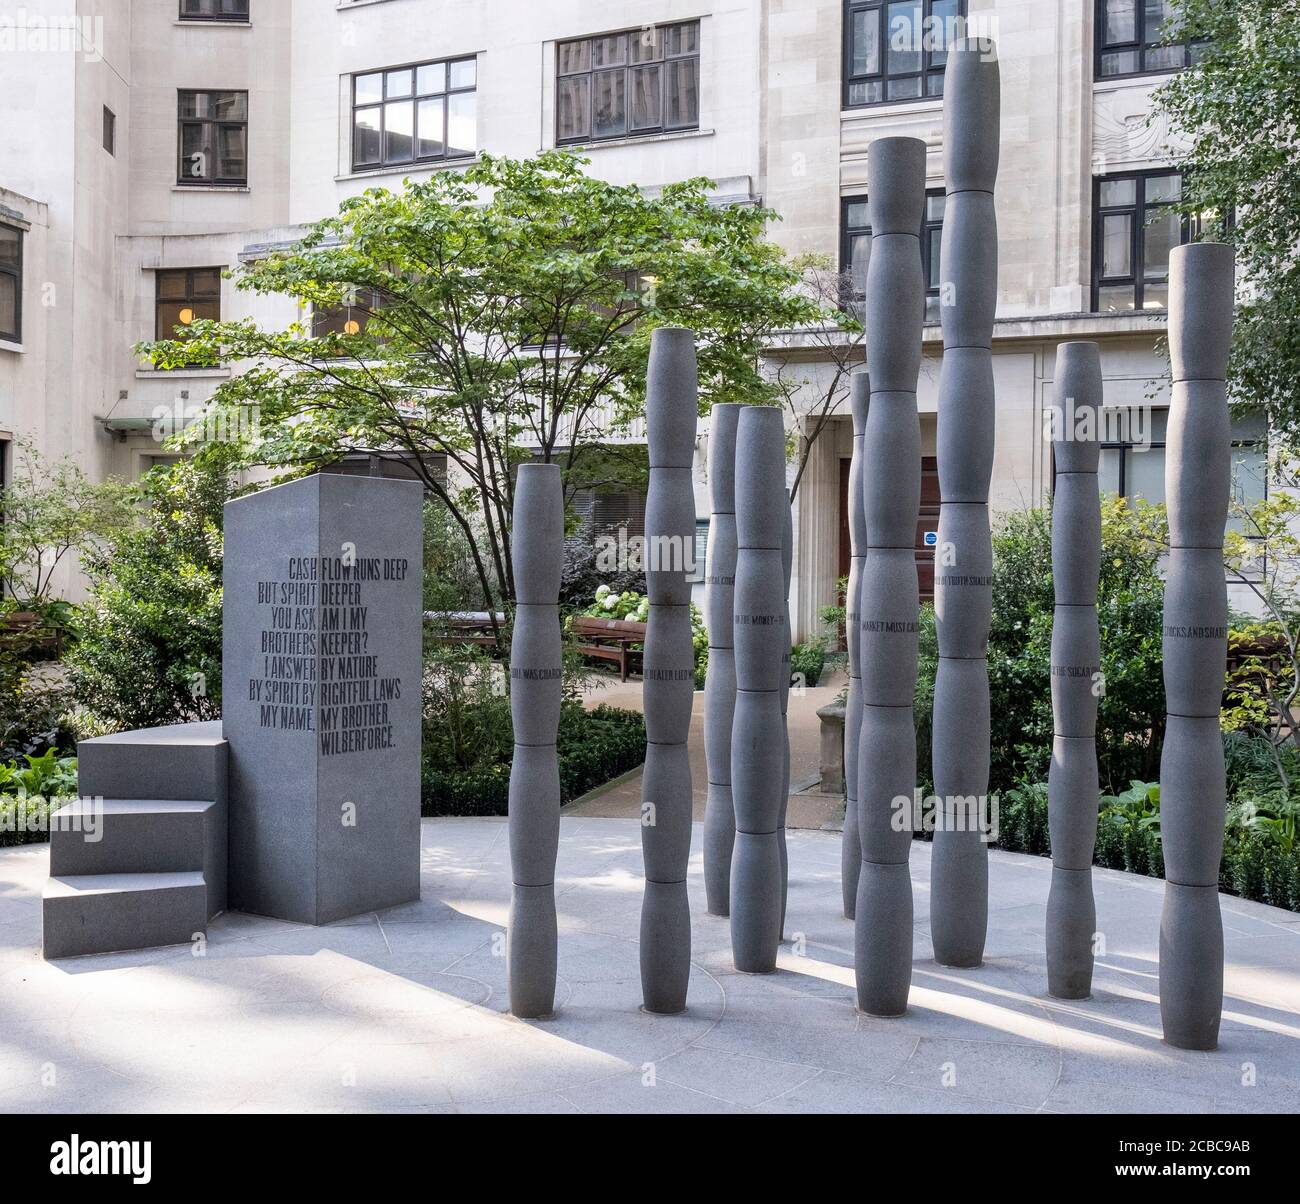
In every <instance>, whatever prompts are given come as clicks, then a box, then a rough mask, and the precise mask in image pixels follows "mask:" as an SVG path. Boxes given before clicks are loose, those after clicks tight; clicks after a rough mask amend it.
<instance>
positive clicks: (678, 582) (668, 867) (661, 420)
mask: <svg viewBox="0 0 1300 1204" xmlns="http://www.w3.org/2000/svg"><path fill="white" fill-rule="evenodd" d="M698 388H699V382H698V376H697V371H696V364H695V337H694V335H693V334H692V333H691V331H689V330H685V329H683V328H681V327H676V326H671V327H662V328H660V329H658V330H655V331H654V332H653V333H652V334H651V336H650V365H649V374H648V379H647V381H646V429H647V442H648V444H649V451H650V485H649V489H648V492H647V495H646V512H645V526H646V545H647V551H646V559H647V564H646V592H647V595H648V597H649V599H650V620H649V622H648V624H647V625H646V638H645V656H644V671H643V674H642V677H643V681H644V686H643V699H644V708H645V727H646V760H645V771H644V773H643V775H642V816H641V851H642V855H643V857H644V859H645V897H644V899H643V901H642V905H641V991H642V996H643V998H644V1002H645V1009H646V1011H648V1012H663V1013H675V1012H680V1011H683V1010H684V1009H685V1007H686V984H687V980H688V978H689V977H690V970H691V913H690V903H689V901H688V900H687V895H686V864H687V861H688V860H689V857H690V851H691V817H692V797H691V763H690V759H689V757H688V754H687V748H686V739H687V736H688V735H689V733H690V727H691V702H692V697H693V695H694V693H695V649H694V646H693V644H692V639H691V587H690V584H689V583H688V581H687V567H688V566H687V561H688V557H689V556H690V555H692V554H693V549H694V546H695V491H694V486H693V482H692V469H691V465H692V463H693V460H694V456H695V427H696V423H697V420H698V410H697V400H696V398H697V393H698Z"/></svg>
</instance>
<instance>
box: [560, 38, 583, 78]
mask: <svg viewBox="0 0 1300 1204" xmlns="http://www.w3.org/2000/svg"><path fill="white" fill-rule="evenodd" d="M559 70H560V74H561V75H568V74H569V73H570V72H573V71H590V70H591V43H590V42H561V43H560V46H559Z"/></svg>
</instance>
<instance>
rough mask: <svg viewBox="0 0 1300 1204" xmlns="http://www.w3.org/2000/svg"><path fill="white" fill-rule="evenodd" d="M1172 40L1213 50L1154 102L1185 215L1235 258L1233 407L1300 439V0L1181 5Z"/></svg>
mask: <svg viewBox="0 0 1300 1204" xmlns="http://www.w3.org/2000/svg"><path fill="white" fill-rule="evenodd" d="M1168 29H1169V34H1170V37H1171V39H1175V40H1178V41H1191V40H1196V39H1204V40H1205V41H1204V45H1203V47H1201V48H1199V49H1198V53H1197V59H1198V61H1197V63H1196V65H1195V66H1193V67H1191V68H1190V69H1189V70H1187V71H1183V72H1180V73H1179V74H1177V75H1174V76H1172V77H1171V78H1170V79H1169V81H1168V82H1167V83H1165V84H1163V85H1161V87H1160V88H1158V89H1157V90H1156V92H1155V94H1154V103H1155V108H1154V110H1153V119H1157V118H1159V117H1161V116H1163V117H1164V118H1165V119H1166V120H1167V121H1168V125H1169V131H1170V134H1171V135H1172V137H1173V139H1174V140H1175V142H1176V143H1179V142H1182V143H1186V144H1187V145H1188V149H1187V150H1185V151H1179V150H1177V149H1175V150H1174V151H1173V152H1172V153H1173V154H1174V156H1175V158H1176V160H1177V163H1178V166H1179V167H1180V168H1181V169H1182V171H1183V173H1184V175H1183V192H1182V197H1181V200H1180V201H1179V202H1178V204H1177V206H1176V207H1177V208H1178V210H1179V211H1181V212H1182V213H1184V214H1187V215H1188V216H1189V218H1190V219H1191V220H1192V221H1194V222H1197V223H1199V224H1200V225H1201V227H1202V229H1203V233H1204V236H1206V237H1209V238H1216V239H1223V240H1226V241H1230V242H1232V243H1233V244H1235V246H1236V248H1237V260H1238V265H1239V267H1238V270H1239V274H1240V276H1241V283H1242V284H1244V285H1245V288H1244V290H1242V292H1241V296H1240V298H1239V305H1238V310H1237V321H1236V328H1235V330H1234V333H1233V349H1232V361H1231V368H1230V374H1231V377H1232V385H1233V393H1234V397H1235V398H1237V399H1238V400H1240V401H1242V402H1243V403H1249V404H1251V405H1256V406H1262V407H1264V408H1265V409H1266V410H1267V412H1268V415H1269V418H1270V420H1271V425H1272V426H1273V428H1274V430H1275V432H1276V433H1279V434H1281V435H1283V436H1284V437H1290V438H1294V437H1295V436H1296V434H1297V433H1300V395H1298V394H1297V391H1296V384H1295V382H1296V380H1297V379H1298V378H1300V256H1297V254H1296V248H1297V246H1300V163H1297V129H1296V122H1297V115H1298V114H1300V0H1233V2H1232V3H1223V2H1222V0H1174V16H1173V19H1172V21H1171V22H1170V24H1169V27H1168Z"/></svg>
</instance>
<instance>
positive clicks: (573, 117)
mask: <svg viewBox="0 0 1300 1204" xmlns="http://www.w3.org/2000/svg"><path fill="white" fill-rule="evenodd" d="M556 97H557V100H556V112H557V124H556V129H557V132H558V137H559V139H560V141H561V142H565V141H569V140H572V139H574V138H589V137H591V76H589V75H575V76H573V77H571V78H569V79H561V80H560V82H559V87H558V88H557V90H556Z"/></svg>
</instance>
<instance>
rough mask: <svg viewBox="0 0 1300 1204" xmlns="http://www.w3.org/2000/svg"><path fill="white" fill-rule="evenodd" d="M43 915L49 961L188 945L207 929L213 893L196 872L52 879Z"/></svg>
mask: <svg viewBox="0 0 1300 1204" xmlns="http://www.w3.org/2000/svg"><path fill="white" fill-rule="evenodd" d="M41 914H42V920H43V953H44V956H45V957H47V958H55V957H80V956H82V955H83V954H88V953H110V952H113V951H116V950H120V949H147V948H149V947H151V946H154V945H180V944H188V943H189V942H190V941H191V940H192V939H193V937H194V934H195V933H197V932H204V931H206V930H207V926H208V888H207V884H206V883H205V882H204V880H203V875H202V874H201V873H199V872H197V871H194V872H187V873H171V874H89V875H73V876H70V877H66V878H50V879H49V881H48V882H46V884H45V891H44V894H43V896H42V899H41Z"/></svg>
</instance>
